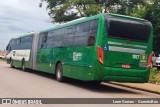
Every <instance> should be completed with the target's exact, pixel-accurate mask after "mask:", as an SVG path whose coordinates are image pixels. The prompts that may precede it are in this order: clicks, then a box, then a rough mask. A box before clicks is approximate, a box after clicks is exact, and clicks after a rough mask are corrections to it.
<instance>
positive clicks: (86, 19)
mask: <svg viewBox="0 0 160 107" xmlns="http://www.w3.org/2000/svg"><path fill="white" fill-rule="evenodd" d="M104 15H108V16H113V17H121V18H126V19H131V20H136V21H144V22H148V21H147V20H144V19H141V18H136V17H132V16H126V15H120V14H113V13H100V14H98V15H95V16H91V17H82V18H79V19H76V20H73V21H70V22H67V23H64V24H60V25H57V26H55V27H52V28H49V29H46V30H43V31H40V33H44V32H48V31H51V30H56V29H59V28H63V27H67V26H70V25H74V24H78V23H82V22H85V21H89V20H93V19H98V18H103V17H104Z"/></svg>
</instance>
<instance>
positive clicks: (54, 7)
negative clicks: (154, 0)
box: [40, 0, 145, 23]
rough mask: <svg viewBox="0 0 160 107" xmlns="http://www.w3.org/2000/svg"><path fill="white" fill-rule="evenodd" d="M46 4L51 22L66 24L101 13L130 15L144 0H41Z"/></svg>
mask: <svg viewBox="0 0 160 107" xmlns="http://www.w3.org/2000/svg"><path fill="white" fill-rule="evenodd" d="M43 2H47V4H48V5H47V9H49V15H50V16H51V18H52V19H53V22H58V23H62V22H67V21H70V20H73V19H77V18H80V17H84V16H92V15H96V14H98V13H100V12H101V13H102V12H112V13H119V14H124V15H130V14H132V13H134V12H135V10H136V9H137V8H140V7H142V6H143V5H144V4H145V0H41V3H40V7H41V6H42V3H43Z"/></svg>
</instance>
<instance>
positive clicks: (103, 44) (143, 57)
mask: <svg viewBox="0 0 160 107" xmlns="http://www.w3.org/2000/svg"><path fill="white" fill-rule="evenodd" d="M104 18H105V21H104V25H103V27H102V28H103V31H102V32H101V35H103V36H100V38H99V41H98V46H97V59H98V61H97V67H96V71H95V72H96V73H97V75H95V79H97V80H101V81H117V82H140V83H144V82H147V81H148V79H149V73H150V67H149V66H150V62H151V57H150V54H151V51H152V25H151V23H150V22H148V21H146V20H142V19H137V18H133V17H128V16H120V15H119V16H118V15H109V14H108V15H104Z"/></svg>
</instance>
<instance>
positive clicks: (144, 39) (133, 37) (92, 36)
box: [10, 13, 153, 83]
mask: <svg viewBox="0 0 160 107" xmlns="http://www.w3.org/2000/svg"><path fill="white" fill-rule="evenodd" d="M152 32H153V30H152V25H151V23H150V22H149V21H147V20H143V19H139V18H135V17H129V16H124V15H118V14H111V13H108V14H98V15H96V16H91V17H87V18H83V19H79V20H75V21H72V22H69V23H66V24H62V25H59V26H57V27H54V28H51V29H48V30H44V31H41V32H40V33H39V34H35V35H33V36H30V37H32V40H33V41H32V40H30V41H28V43H30V45H31V44H32V47H31V46H30V45H29V49H30V51H28V53H30V55H31V56H29V57H24V56H25V55H24V56H23V55H21V53H23V52H21V51H22V50H23V48H21V50H16V51H18V53H17V52H16V51H12V55H11V56H20V58H17V59H20V60H18V61H17V59H16V58H14V57H13V58H12V57H11V58H10V59H11V62H12V63H10V64H11V67H13V66H18V67H22V69H23V70H25V68H30V69H34V70H38V71H42V72H47V73H52V74H56V79H57V80H58V81H64V77H69V78H74V79H78V80H83V81H95V82H101V81H117V82H141V83H143V82H147V81H148V79H149V74H150V67H149V66H150V64H151V61H152V60H151V59H152V58H151V52H152V38H153V37H152ZM33 38H34V39H33ZM19 39H21V38H19ZM21 45H24V44H21ZM27 49H28V48H27ZM17 54H18V55H17ZM26 58H27V59H26ZM28 60H29V62H27V61H28ZM16 64H17V65H16ZM18 64H19V65H18ZM23 64H24V65H23ZM27 64H28V65H27ZM29 65H30V66H29ZM23 67H24V68H23Z"/></svg>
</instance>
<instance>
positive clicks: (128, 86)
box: [108, 82, 160, 94]
mask: <svg viewBox="0 0 160 107" xmlns="http://www.w3.org/2000/svg"><path fill="white" fill-rule="evenodd" d="M108 84H113V85H118V86H123V87H127V88H133V89H137V90H141V91H146V92H150V93H155V94H160V92H158V91H153V90H149V89H144V88H139V87H134V86H130V85H124V84H119V83H116V82H109V83H108Z"/></svg>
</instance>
